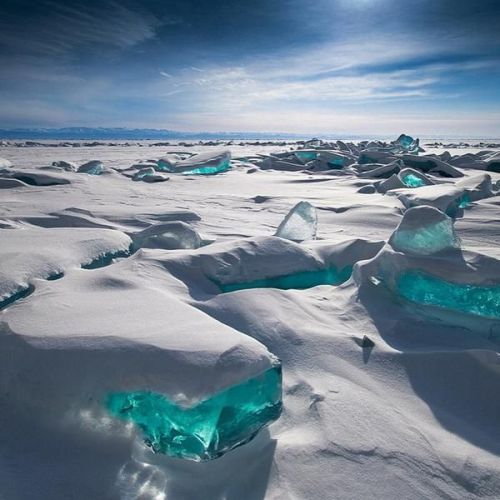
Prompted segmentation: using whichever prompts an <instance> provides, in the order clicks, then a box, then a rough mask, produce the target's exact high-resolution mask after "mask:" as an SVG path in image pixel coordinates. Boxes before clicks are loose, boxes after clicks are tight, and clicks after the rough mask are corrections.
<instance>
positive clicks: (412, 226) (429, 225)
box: [389, 206, 460, 255]
mask: <svg viewBox="0 0 500 500" xmlns="http://www.w3.org/2000/svg"><path fill="white" fill-rule="evenodd" d="M389 244H390V245H391V246H392V247H393V248H394V250H397V251H399V252H403V253H409V254H416V255H429V254H433V253H435V252H439V251H441V250H445V249H451V248H459V247H460V239H459V238H458V236H457V235H456V234H455V229H454V227H453V220H452V219H451V218H450V217H448V216H447V215H446V214H444V213H443V212H441V211H440V210H438V209H437V208H434V207H429V206H420V207H414V208H410V209H409V210H407V211H406V212H405V215H404V217H403V220H402V221H401V223H400V224H399V226H398V227H397V229H396V230H395V231H394V233H393V234H392V236H391V238H390V239H389Z"/></svg>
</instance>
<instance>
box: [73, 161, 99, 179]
mask: <svg viewBox="0 0 500 500" xmlns="http://www.w3.org/2000/svg"><path fill="white" fill-rule="evenodd" d="M103 171H104V167H103V165H102V163H101V162H100V161H99V160H91V161H88V162H87V163H84V164H83V165H80V167H78V172H80V173H84V174H89V175H101V174H102V173H103Z"/></svg>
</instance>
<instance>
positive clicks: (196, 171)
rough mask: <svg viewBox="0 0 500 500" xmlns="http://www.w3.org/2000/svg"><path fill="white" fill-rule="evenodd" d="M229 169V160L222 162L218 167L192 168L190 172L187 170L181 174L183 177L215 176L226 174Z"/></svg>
mask: <svg viewBox="0 0 500 500" xmlns="http://www.w3.org/2000/svg"><path fill="white" fill-rule="evenodd" d="M230 168H231V164H230V162H229V160H227V161H223V162H222V163H220V164H219V165H215V166H207V167H198V168H193V169H192V170H187V171H185V172H182V173H183V175H215V174H219V173H220V172H226V171H227V170H229V169H230Z"/></svg>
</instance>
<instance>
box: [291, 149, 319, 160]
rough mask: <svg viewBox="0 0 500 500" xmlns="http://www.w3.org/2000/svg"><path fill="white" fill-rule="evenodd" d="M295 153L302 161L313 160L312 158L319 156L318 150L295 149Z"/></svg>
mask: <svg viewBox="0 0 500 500" xmlns="http://www.w3.org/2000/svg"><path fill="white" fill-rule="evenodd" d="M294 155H295V156H296V157H297V158H298V159H299V160H300V161H311V160H315V159H316V158H317V157H318V152H317V151H295V152H294Z"/></svg>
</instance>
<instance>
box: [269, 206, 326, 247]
mask: <svg viewBox="0 0 500 500" xmlns="http://www.w3.org/2000/svg"><path fill="white" fill-rule="evenodd" d="M317 227H318V216H317V214H316V209H315V208H314V207H313V206H312V205H311V204H310V203H309V202H307V201H300V202H299V203H297V205H295V206H294V207H293V208H292V209H291V210H290V212H288V214H287V216H286V217H285V218H284V219H283V221H282V222H281V224H280V225H279V227H278V229H277V230H276V234H275V236H279V237H280V238H285V239H287V240H291V241H305V240H314V239H315V238H316V231H317Z"/></svg>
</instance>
